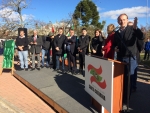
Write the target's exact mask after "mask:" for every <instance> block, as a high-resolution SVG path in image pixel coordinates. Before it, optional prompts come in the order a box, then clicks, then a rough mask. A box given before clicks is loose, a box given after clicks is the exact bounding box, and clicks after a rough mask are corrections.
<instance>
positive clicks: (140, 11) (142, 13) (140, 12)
mask: <svg viewBox="0 0 150 113" xmlns="http://www.w3.org/2000/svg"><path fill="white" fill-rule="evenodd" d="M148 12H150V8H148ZM121 13H126V14H127V15H128V17H129V18H134V17H138V18H139V17H146V16H147V7H143V6H138V7H131V8H123V9H118V10H111V11H107V12H102V13H101V14H100V16H101V17H103V18H111V19H117V17H118V16H119V15H120V14H121ZM148 14H149V13H148ZM149 16H150V14H149Z"/></svg>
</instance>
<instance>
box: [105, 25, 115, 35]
mask: <svg viewBox="0 0 150 113" xmlns="http://www.w3.org/2000/svg"><path fill="white" fill-rule="evenodd" d="M114 29H115V26H114V24H109V25H108V26H107V33H108V34H110V33H112V32H113V31H114Z"/></svg>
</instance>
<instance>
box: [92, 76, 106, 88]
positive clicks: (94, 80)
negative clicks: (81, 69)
mask: <svg viewBox="0 0 150 113" xmlns="http://www.w3.org/2000/svg"><path fill="white" fill-rule="evenodd" d="M90 80H91V83H92V82H96V83H97V84H98V85H99V86H100V87H101V88H102V89H105V88H106V81H105V80H104V81H103V82H97V80H96V78H95V77H94V76H91V78H90Z"/></svg>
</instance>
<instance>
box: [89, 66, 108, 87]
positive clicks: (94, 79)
mask: <svg viewBox="0 0 150 113" xmlns="http://www.w3.org/2000/svg"><path fill="white" fill-rule="evenodd" d="M87 68H88V71H90V70H91V71H90V73H91V74H92V75H93V76H91V78H90V80H91V83H92V82H95V83H97V85H98V86H100V88H102V89H105V88H106V86H107V85H106V81H105V80H104V81H103V82H101V81H102V77H101V76H100V74H101V73H102V67H101V66H100V67H99V68H98V69H96V68H95V67H94V66H93V65H91V64H89V65H88V67H87ZM93 71H94V72H93Z"/></svg>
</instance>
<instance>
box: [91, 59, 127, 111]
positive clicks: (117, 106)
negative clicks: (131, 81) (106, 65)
mask: <svg viewBox="0 0 150 113" xmlns="http://www.w3.org/2000/svg"><path fill="white" fill-rule="evenodd" d="M104 60H109V61H110V62H114V76H113V105H112V109H113V110H112V111H113V113H119V112H120V111H121V110H122V97H123V78H124V65H125V63H123V62H119V61H116V60H112V59H104ZM92 104H93V105H94V106H95V107H96V108H97V110H98V111H99V112H100V113H102V112H101V111H102V105H100V104H99V103H98V102H97V101H96V100H95V99H94V98H92ZM103 113H109V112H108V111H107V110H106V109H105V108H104V112H103Z"/></svg>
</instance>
